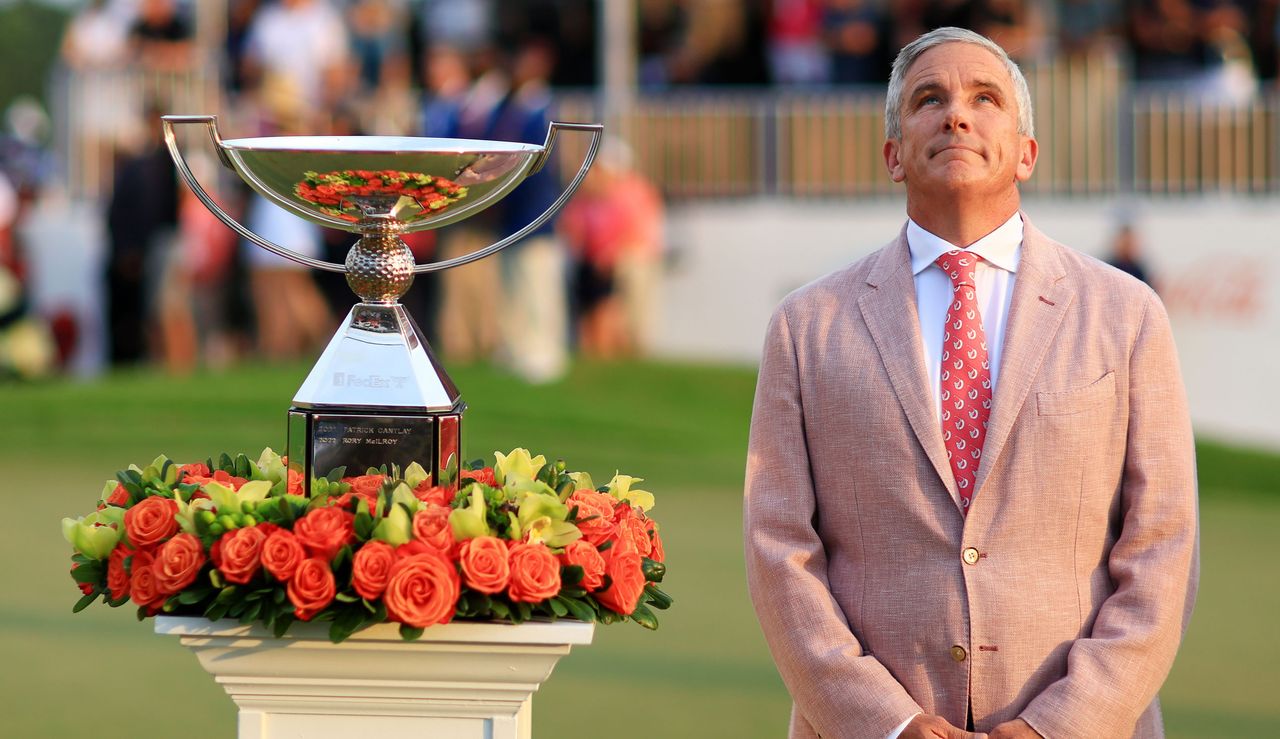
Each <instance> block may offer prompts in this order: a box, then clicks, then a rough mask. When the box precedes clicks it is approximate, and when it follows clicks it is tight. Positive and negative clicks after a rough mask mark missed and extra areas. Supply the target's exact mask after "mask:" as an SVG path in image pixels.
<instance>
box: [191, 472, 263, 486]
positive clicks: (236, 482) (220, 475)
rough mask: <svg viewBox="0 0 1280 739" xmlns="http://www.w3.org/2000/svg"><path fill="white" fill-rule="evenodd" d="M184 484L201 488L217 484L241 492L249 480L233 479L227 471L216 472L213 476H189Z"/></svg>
mask: <svg viewBox="0 0 1280 739" xmlns="http://www.w3.org/2000/svg"><path fill="white" fill-rule="evenodd" d="M183 482H186V483H187V484H188V485H192V484H194V485H200V486H201V487H203V486H205V485H208V484H209V483H211V482H216V483H218V484H219V485H221V486H223V487H226V488H231V489H232V490H239V489H240V486H241V485H244V484H245V483H246V482H248V480H246V479H245V478H243V477H233V476H232V475H231V473H230V472H227V471H225V470H214V471H213V474H212V475H195V474H188V475H187V479H186V480H184V481H183Z"/></svg>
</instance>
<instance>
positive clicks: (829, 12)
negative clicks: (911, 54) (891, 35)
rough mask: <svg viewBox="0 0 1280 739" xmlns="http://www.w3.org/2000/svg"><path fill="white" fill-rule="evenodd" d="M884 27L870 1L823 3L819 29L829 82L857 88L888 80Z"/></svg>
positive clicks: (856, 0)
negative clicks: (826, 54)
mask: <svg viewBox="0 0 1280 739" xmlns="http://www.w3.org/2000/svg"><path fill="white" fill-rule="evenodd" d="M884 25H885V24H884V19H883V17H882V16H881V13H880V9H879V7H877V6H876V4H875V3H873V2H871V0H827V2H826V9H825V12H824V13H823V17H822V27H823V36H824V37H825V39H826V44H827V50H828V52H829V54H830V56H831V81H832V82H835V83H837V84H845V85H859V84H867V83H878V82H881V81H883V80H886V79H888V77H889V69H888V55H887V52H886V49H885V43H886V39H885V27H884Z"/></svg>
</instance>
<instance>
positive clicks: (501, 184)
mask: <svg viewBox="0 0 1280 739" xmlns="http://www.w3.org/2000/svg"><path fill="white" fill-rule="evenodd" d="M221 149H222V151H223V152H224V153H225V157H226V159H227V160H228V161H229V162H230V164H231V166H232V168H233V169H235V171H236V173H237V174H239V175H240V177H241V178H243V179H244V181H245V182H247V183H248V184H249V186H250V187H252V188H253V189H254V190H256V191H257V192H258V193H259V194H261V195H262V196H263V197H265V198H266V199H267V200H269V201H271V202H273V203H275V204H276V205H279V206H280V207H282V208H284V209H285V210H287V211H289V212H291V213H293V214H295V215H298V216H301V217H302V218H305V219H307V220H309V221H312V222H314V223H318V224H320V225H322V226H328V227H330V228H340V229H343V230H346V231H353V232H360V231H361V230H362V226H361V222H362V221H366V220H368V219H370V218H377V217H382V218H389V219H391V220H394V221H396V222H398V223H399V224H400V226H401V230H400V232H401V233H411V232H414V231H423V230H426V229H431V228H438V227H440V226H445V225H448V224H450V223H456V222H457V221H460V220H462V219H464V218H467V217H468V216H470V215H472V214H474V213H476V212H478V211H480V210H483V209H484V208H487V207H488V206H489V205H491V204H493V203H495V202H497V201H498V200H499V199H501V198H502V197H503V196H504V195H506V194H507V193H509V192H510V191H511V190H512V189H513V188H515V187H516V185H519V184H520V183H521V182H522V181H523V180H524V178H525V176H526V174H528V173H529V171H530V169H531V168H532V167H533V165H534V163H535V161H536V160H537V159H538V158H539V156H540V155H541V154H542V153H543V151H544V148H543V147H541V146H537V145H533V144H520V143H512V142H505V141H475V140H468V139H439V138H410V137H405V136H272V137H266V138H247V139H230V140H227V141H223V142H222V145H221Z"/></svg>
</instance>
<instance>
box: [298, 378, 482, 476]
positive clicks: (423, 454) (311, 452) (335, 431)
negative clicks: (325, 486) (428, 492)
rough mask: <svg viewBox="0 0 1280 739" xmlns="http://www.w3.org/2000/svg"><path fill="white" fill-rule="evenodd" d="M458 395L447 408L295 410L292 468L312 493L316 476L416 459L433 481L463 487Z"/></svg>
mask: <svg viewBox="0 0 1280 739" xmlns="http://www.w3.org/2000/svg"><path fill="white" fill-rule="evenodd" d="M465 409H466V403H463V402H462V400H460V399H459V400H458V401H457V402H456V403H455V404H454V407H453V408H451V409H450V410H449V411H446V412H419V413H412V412H405V411H404V410H402V409H396V410H389V409H387V410H374V409H369V408H350V407H348V408H342V407H318V408H300V407H297V406H294V407H293V408H290V409H289V438H288V442H287V447H286V448H287V449H288V450H289V467H290V468H291V469H294V470H297V471H298V472H300V473H302V475H303V480H304V481H305V485H306V490H307V494H308V495H310V494H311V480H312V479H313V478H320V477H326V476H328V475H329V474H330V473H332V472H333V471H334V470H336V469H338V468H345V469H344V470H343V472H342V473H341V476H343V477H353V476H357V475H363V474H365V472H366V471H367V470H368V469H370V468H372V469H378V468H381V467H382V466H383V465H386V466H387V470H388V472H389V471H390V466H391V465H397V466H399V467H400V469H401V471H402V472H403V470H404V469H405V468H406V467H408V466H409V465H410V464H412V463H413V462H417V463H419V464H421V465H422V466H423V468H424V469H426V471H427V474H428V475H430V476H431V484H432V485H443V486H445V487H452V488H454V489H456V488H457V484H458V469H459V466H460V464H461V459H460V455H461V450H462V412H463V410H465Z"/></svg>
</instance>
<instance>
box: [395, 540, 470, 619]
mask: <svg viewBox="0 0 1280 739" xmlns="http://www.w3.org/2000/svg"><path fill="white" fill-rule="evenodd" d="M461 588H462V586H461V581H460V580H459V578H458V569H457V568H456V567H455V566H454V565H453V563H452V562H450V561H449V560H447V559H445V558H444V556H443V555H440V554H437V553H435V552H424V553H420V554H413V555H410V556H408V557H405V558H403V559H401V560H400V561H398V562H396V565H395V567H394V568H392V570H391V577H390V579H389V580H388V581H387V589H386V591H385V592H384V593H383V594H382V602H383V603H385V604H386V606H387V618H388V619H390V620H392V621H396V622H399V623H402V624H406V625H408V626H412V627H415V628H420V629H421V628H426V627H428V626H431V625H432V624H447V623H449V621H450V620H452V619H453V612H454V609H455V608H456V607H457V604H458V594H459V592H460V591H461Z"/></svg>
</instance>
